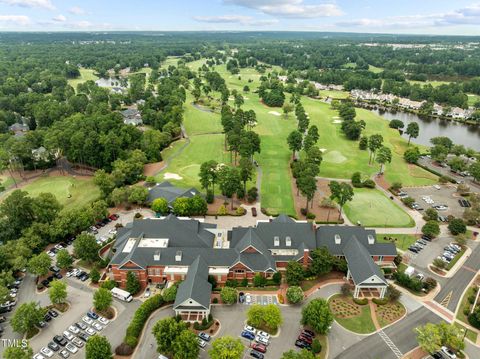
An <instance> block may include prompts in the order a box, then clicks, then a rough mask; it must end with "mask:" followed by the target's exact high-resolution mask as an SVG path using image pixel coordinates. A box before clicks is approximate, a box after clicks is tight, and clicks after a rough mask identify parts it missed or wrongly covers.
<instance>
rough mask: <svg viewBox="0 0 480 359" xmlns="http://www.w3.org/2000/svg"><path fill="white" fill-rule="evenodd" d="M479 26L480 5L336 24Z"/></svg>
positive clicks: (395, 26) (344, 25) (366, 26)
mask: <svg viewBox="0 0 480 359" xmlns="http://www.w3.org/2000/svg"><path fill="white" fill-rule="evenodd" d="M478 24H480V4H475V5H471V6H467V7H465V8H461V9H457V10H453V11H450V12H446V13H434V14H427V15H412V16H392V17H387V18H384V19H372V18H363V19H353V20H346V21H340V22H337V23H336V25H337V26H341V27H358V28H361V27H365V28H385V29H387V28H388V29H390V28H393V29H394V28H425V27H430V28H432V27H439V26H456V25H478Z"/></svg>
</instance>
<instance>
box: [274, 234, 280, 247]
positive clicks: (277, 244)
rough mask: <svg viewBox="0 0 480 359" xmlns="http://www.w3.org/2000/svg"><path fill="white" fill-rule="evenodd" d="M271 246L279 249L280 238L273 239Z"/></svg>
mask: <svg viewBox="0 0 480 359" xmlns="http://www.w3.org/2000/svg"><path fill="white" fill-rule="evenodd" d="M273 246H274V247H279V246H280V237H279V236H275V237H273Z"/></svg>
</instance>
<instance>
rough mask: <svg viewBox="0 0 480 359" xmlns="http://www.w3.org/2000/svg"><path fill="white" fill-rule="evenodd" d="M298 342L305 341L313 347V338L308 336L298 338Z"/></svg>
mask: <svg viewBox="0 0 480 359" xmlns="http://www.w3.org/2000/svg"><path fill="white" fill-rule="evenodd" d="M297 339H298V340H301V341H304V342H305V343H308V344H310V345H312V342H313V340H312V337H310V336H308V335H302V334H300V335H299V336H298V338H297Z"/></svg>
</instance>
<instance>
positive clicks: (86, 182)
mask: <svg viewBox="0 0 480 359" xmlns="http://www.w3.org/2000/svg"><path fill="white" fill-rule="evenodd" d="M21 189H22V190H23V191H27V192H28V193H29V194H30V195H31V196H34V197H35V196H38V195H39V194H40V193H42V192H50V193H53V194H54V195H55V197H57V200H58V201H59V202H60V203H61V204H62V205H63V206H64V207H65V208H73V207H79V206H83V205H86V204H88V203H91V202H93V201H95V200H96V199H97V198H98V197H99V196H100V191H99V189H98V187H97V186H95V185H94V184H93V180H91V179H76V178H73V177H41V178H39V179H37V180H35V181H34V182H32V183H29V184H28V185H26V186H24V187H22V188H21ZM69 195H71V197H70V198H69V197H68V196H69Z"/></svg>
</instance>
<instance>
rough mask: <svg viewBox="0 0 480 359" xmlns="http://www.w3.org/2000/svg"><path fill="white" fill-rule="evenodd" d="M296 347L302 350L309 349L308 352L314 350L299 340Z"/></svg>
mask: <svg viewBox="0 0 480 359" xmlns="http://www.w3.org/2000/svg"><path fill="white" fill-rule="evenodd" d="M295 346H296V347H298V348H300V349H307V350H310V349H311V348H312V346H311V345H310V344H308V343H305V342H304V341H303V340H298V339H297V340H296V341H295Z"/></svg>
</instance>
